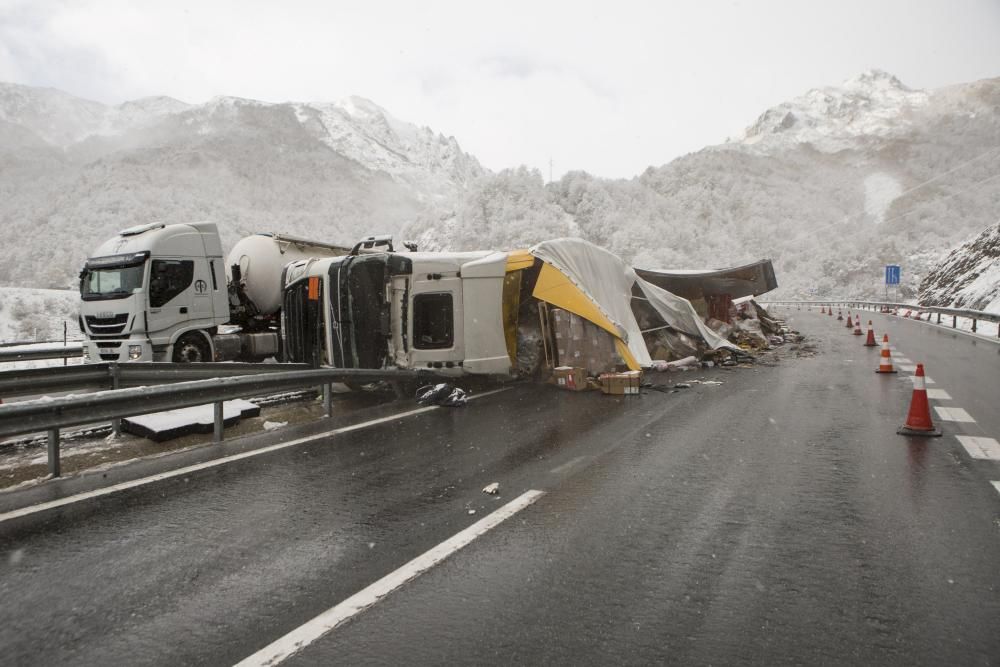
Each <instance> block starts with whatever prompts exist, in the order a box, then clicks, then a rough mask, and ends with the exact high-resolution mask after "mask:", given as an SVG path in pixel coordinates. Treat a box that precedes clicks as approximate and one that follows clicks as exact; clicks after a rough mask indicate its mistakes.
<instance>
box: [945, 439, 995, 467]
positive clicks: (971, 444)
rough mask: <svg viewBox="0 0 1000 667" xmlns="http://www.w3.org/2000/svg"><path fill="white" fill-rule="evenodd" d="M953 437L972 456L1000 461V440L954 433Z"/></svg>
mask: <svg viewBox="0 0 1000 667" xmlns="http://www.w3.org/2000/svg"><path fill="white" fill-rule="evenodd" d="M955 437H956V438H958V441H959V442H960V443H962V446H963V447H965V451H967V452H969V456H971V457H972V458H974V459H988V460H991V461H1000V442H997V441H996V440H994V439H993V438H979V437H975V436H971V435H956V436H955Z"/></svg>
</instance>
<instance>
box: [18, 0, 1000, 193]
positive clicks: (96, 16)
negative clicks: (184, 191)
mask: <svg viewBox="0 0 1000 667" xmlns="http://www.w3.org/2000/svg"><path fill="white" fill-rule="evenodd" d="M479 5H485V6H482V7H480V6H479ZM869 68H879V69H884V70H886V71H888V72H891V73H893V74H895V75H897V76H898V77H899V78H900V79H902V81H903V82H904V83H906V84H907V85H909V86H911V87H916V88H932V87H938V86H942V85H947V84H951V83H959V82H963V81H971V80H974V79H980V78H985V77H993V76H1000V0H943V1H930V0H886V1H879V0H836V1H827V2H811V1H802V0H773V1H760V0H756V1H750V0H744V1H742V2H716V1H706V0H701V1H694V0H692V1H690V2H669V1H667V0H661V1H660V2H623V1H621V0H616V1H614V2H612V1H608V0H605V1H603V2H588V1H582V0H575V1H567V2H551V3H545V2H540V1H539V0H534V1H531V2H520V1H512V0H504V1H494V2H490V3H488V4H487V3H479V2H475V0H464V1H461V2H433V1H432V0H423V1H421V0H416V1H413V0H410V1H406V0H402V1H400V2H384V1H376V0H366V1H357V0H353V1H351V2H342V1H337V0H329V1H326V2H322V1H320V2H300V1H297V0H282V1H280V2H273V1H272V2H254V1H253V0H239V1H233V2H229V1H215V0H197V1H189V0H155V1H152V2H145V1H142V0H79V1H70V0H65V1H57V0H0V80H4V81H13V82H16V83H24V84H29V85H37V86H52V87H55V88H59V89H62V90H65V91H68V92H70V93H73V94H75V95H80V96H82V97H88V98H91V99H97V100H100V101H102V102H109V103H118V102H121V101H124V100H126V99H132V98H136V97H142V96H146V95H170V96H173V97H177V98H179V99H182V100H185V101H187V102H193V103H198V102H204V101H205V100H207V99H209V98H211V97H213V96H216V95H236V96H240V97H249V98H254V99H261V100H268V101H275V102H278V101H285V100H296V101H336V100H337V99H339V98H342V97H345V96H347V95H361V96H364V97H367V98H370V99H372V100H374V101H375V102H376V103H378V104H380V105H382V106H383V107H385V108H387V109H388V110H389V111H390V112H392V113H393V114H394V115H395V116H397V117H399V118H401V119H403V120H407V121H411V122H415V123H418V124H420V125H427V126H430V127H431V128H433V129H434V130H436V131H439V132H442V133H444V134H449V135H454V136H455V137H456V138H457V139H458V141H459V142H460V143H461V145H462V147H463V148H464V149H465V150H466V151H469V152H471V153H473V154H474V155H475V156H476V157H478V158H479V159H480V161H481V162H482V163H483V164H484V165H486V166H487V167H490V168H492V169H501V168H504V167H509V166H516V165H519V164H528V165H530V166H533V167H537V168H538V169H540V170H541V171H542V172H543V174H545V176H546V177H548V162H549V159H551V160H553V162H554V175H555V176H556V177H557V178H558V176H559V175H560V174H561V173H563V172H565V171H568V170H571V169H583V170H586V171H589V172H591V173H594V174H598V175H601V176H612V177H630V176H633V175H635V174H637V173H639V172H641V171H642V170H643V169H645V168H646V167H647V166H649V165H660V164H663V163H665V162H668V161H670V160H671V159H672V158H674V157H677V156H678V155H682V154H684V153H686V152H690V151H695V150H698V149H699V148H702V147H703V146H705V145H707V144H714V143H719V142H721V141H723V140H725V139H726V137H728V136H735V135H738V134H739V133H740V132H741V131H742V129H743V128H744V127H746V126H747V125H749V124H751V123H752V122H753V121H754V120H755V119H756V117H757V116H758V115H759V114H760V113H761V112H762V111H764V110H765V109H766V108H767V107H769V106H772V105H774V104H777V103H780V102H782V101H784V100H786V99H788V98H790V97H794V96H796V95H799V94H801V93H803V92H805V91H806V90H808V89H809V88H813V87H818V86H822V85H831V84H838V83H840V82H841V81H843V80H845V79H847V78H850V77H852V76H854V75H856V74H858V73H859V72H861V71H863V70H865V69H869Z"/></svg>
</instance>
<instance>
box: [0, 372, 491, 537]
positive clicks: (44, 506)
mask: <svg viewBox="0 0 1000 667" xmlns="http://www.w3.org/2000/svg"><path fill="white" fill-rule="evenodd" d="M501 391H507V389H506V388H501V389H494V390H491V391H484V392H483V393H481V394H476V395H474V396H469V400H473V399H477V398H484V397H486V396H489V395H491V394H496V393H499V392H501ZM438 409H439V407H438V406H436V405H431V406H428V407H425V408H416V409H414V410H407V411H406V412H399V413H397V414H394V415H388V416H386V417H379V418H378V419H371V420H369V421H366V422H360V423H358V424H351V425H350V426H342V427H340V428H335V429H331V430H329V431H324V432H322V433H317V434H315V435H309V436H306V437H304V438H297V439H295V440H289V441H287V442H279V443H277V444H274V445H269V446H267V447H261V448H260V449H254V450H251V451H248V452H241V453H239V454H232V455H231V456H223V457H222V458H218V459H212V460H211V461H204V462H202V463H196V464H194V465H189V466H185V467H183V468H177V469H176V470H169V471H167V472H162V473H159V474H156V475H150V476H149V477H141V478H139V479H133V480H130V481H128V482H122V483H120V484H114V485H112V486H106V487H104V488H101V489H94V490H93V491H85V492H83V493H77V494H74V495H72V496H66V497H65V498H59V499H57V500H49V501H47V502H44V503H38V504H37V505H29V506H28V507H22V508H21V509H16V510H11V511H10V512H4V513H2V514H0V523H3V522H4V521H10V520H11V519H17V518H20V517H24V516H30V515H32V514H37V513H38V512H44V511H46V510H50V509H55V508H57V507H65V506H66V505H72V504H74V503H79V502H82V501H84V500H90V499H92V498H100V497H102V496H108V495H111V494H112V493H118V492H119V491H125V490H127V489H134V488H136V487H139V486H145V485H147V484H153V483H155V482H160V481H163V480H165V479H172V478H174V477H183V476H184V475H190V474H191V473H193V472H198V471H199V470H207V469H209V468H216V467H219V466H223V465H226V464H227V463H232V462H234V461H242V460H243V459H249V458H253V457H254V456H260V455H262V454H269V453H271V452H276V451H278V450H281V449H287V448H289V447H295V446H296V445H301V444H302V443H305V442H311V441H313V440H320V439H322V438H329V437H332V436H335V435H343V434H344V433H351V432H352V431H360V430H362V429H365V428H368V427H370V426H377V425H379V424H387V423H389V422H394V421H397V420H399V419H405V418H407V417H414V416H416V415H420V414H423V413H425V412H431V411H433V410H438Z"/></svg>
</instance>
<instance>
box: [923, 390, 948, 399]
mask: <svg viewBox="0 0 1000 667" xmlns="http://www.w3.org/2000/svg"><path fill="white" fill-rule="evenodd" d="M927 398H936V399H939V400H944V401H950V400H951V394H949V393H948V392H946V391H945V390H944V389H928V390H927Z"/></svg>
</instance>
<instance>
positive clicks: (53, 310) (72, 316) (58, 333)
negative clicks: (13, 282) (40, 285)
mask: <svg viewBox="0 0 1000 667" xmlns="http://www.w3.org/2000/svg"><path fill="white" fill-rule="evenodd" d="M79 303H80V293H79V292H76V291H71V290H49V289H28V288H20V287H0V343H14V342H33V341H48V340H62V336H63V322H65V323H66V330H67V334H68V337H69V339H70V340H74V339H75V340H79V339H80V338H82V334H81V333H80V328H79V327H78V326H77V313H78V311H79Z"/></svg>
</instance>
